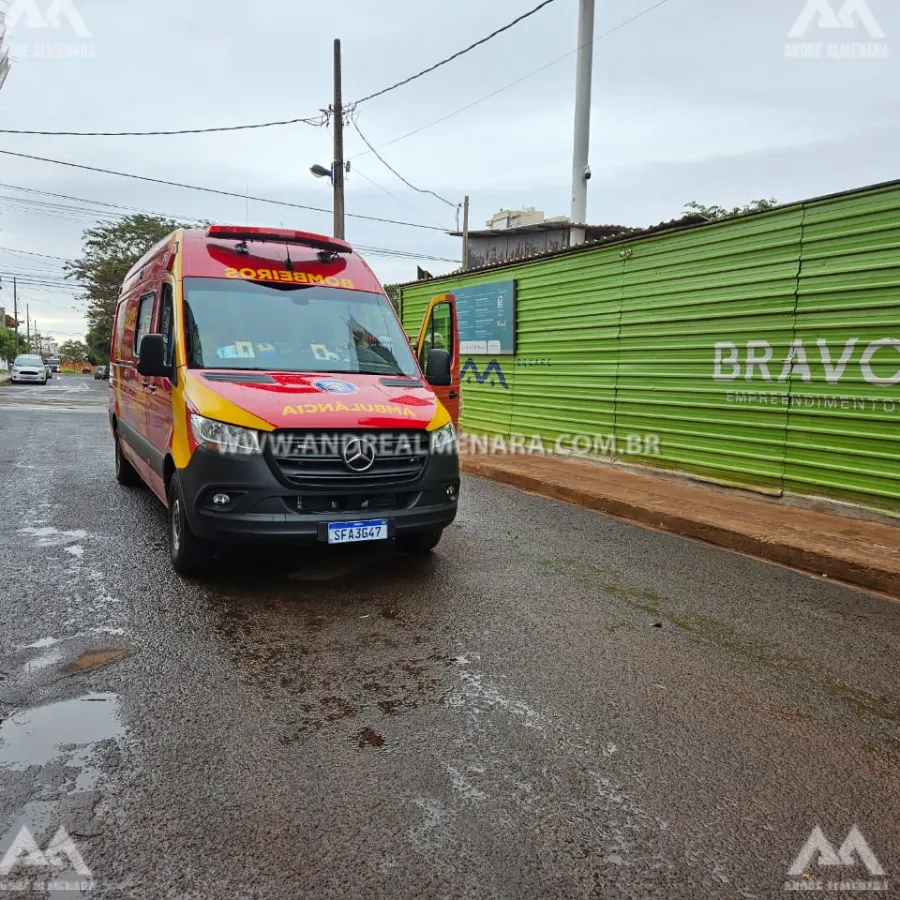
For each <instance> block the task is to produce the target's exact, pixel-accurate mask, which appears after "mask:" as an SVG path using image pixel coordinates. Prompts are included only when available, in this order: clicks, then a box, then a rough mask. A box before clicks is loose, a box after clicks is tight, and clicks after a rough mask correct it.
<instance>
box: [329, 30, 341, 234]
mask: <svg viewBox="0 0 900 900" xmlns="http://www.w3.org/2000/svg"><path fill="white" fill-rule="evenodd" d="M331 183H332V185H334V236H335V237H336V238H341V239H343V237H344V107H343V99H342V97H341V42H340V41H339V40H338V39H337V38H335V41H334V163H333V164H332V166H331Z"/></svg>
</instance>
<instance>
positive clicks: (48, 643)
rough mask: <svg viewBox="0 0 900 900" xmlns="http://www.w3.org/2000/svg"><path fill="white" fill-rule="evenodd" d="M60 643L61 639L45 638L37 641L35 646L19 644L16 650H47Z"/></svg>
mask: <svg viewBox="0 0 900 900" xmlns="http://www.w3.org/2000/svg"><path fill="white" fill-rule="evenodd" d="M58 643H59V638H55V637H45V638H41V639H40V640H38V641H35V642H34V643H33V644H18V645H17V646H16V650H45V649H46V648H47V647H52V646H53V645H54V644H58Z"/></svg>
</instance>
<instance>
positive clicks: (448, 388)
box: [416, 294, 460, 427]
mask: <svg viewBox="0 0 900 900" xmlns="http://www.w3.org/2000/svg"><path fill="white" fill-rule="evenodd" d="M432 349H438V350H446V351H447V352H448V353H449V354H450V373H451V384H449V385H434V386H433V390H434V392H435V394H437V396H438V399H439V400H440V401H441V403H443V404H444V406H445V407H446V409H447V412H448V413H450V416H451V418H452V419H453V424H454V425H455V426H457V427H459V408H460V396H459V325H458V321H457V317H456V298H455V297H454V296H453V294H441V295H440V296H438V297H434V298H433V299H432V301H431V302H430V303H429V304H428V309H427V310H426V311H425V320H424V321H423V322H422V330H421V331H420V332H419V341H418V344H417V345H416V355H417V356H418V357H419V365H420V366H421V367H422V371H423V372H426V371H427V370H428V354H429V353H430V352H431V350H432Z"/></svg>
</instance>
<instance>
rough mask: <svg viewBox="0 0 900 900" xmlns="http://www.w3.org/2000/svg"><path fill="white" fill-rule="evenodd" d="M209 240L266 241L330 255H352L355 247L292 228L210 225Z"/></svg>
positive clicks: (344, 242)
mask: <svg viewBox="0 0 900 900" xmlns="http://www.w3.org/2000/svg"><path fill="white" fill-rule="evenodd" d="M206 236H207V237H208V238H221V239H222V240H234V241H265V242H267V243H275V244H302V245H303V246H304V247H315V248H316V250H326V251H328V252H330V253H352V252H353V247H352V246H351V245H350V244H348V243H347V242H346V241H342V240H339V239H338V238H333V237H327V236H326V235H324V234H312V233H311V232H308V231H294V230H293V229H290V228H252V227H249V226H246V225H210V226H209V229H208V230H207V232H206Z"/></svg>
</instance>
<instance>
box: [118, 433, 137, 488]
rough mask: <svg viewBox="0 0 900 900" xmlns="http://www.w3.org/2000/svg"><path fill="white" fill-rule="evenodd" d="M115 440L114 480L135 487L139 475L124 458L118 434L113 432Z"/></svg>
mask: <svg viewBox="0 0 900 900" xmlns="http://www.w3.org/2000/svg"><path fill="white" fill-rule="evenodd" d="M113 437H114V439H115V442H116V481H118V482H119V484H122V485H124V486H125V487H137V486H138V485H139V484H140V483H141V476H140V475H138V473H137V469H135V467H134V466H133V465H132V464H131V463H130V462H128V460H127V459H125V456H124V454H123V453H122V444H121V440H120V438H119V435H118V434H116V433H115V432H113Z"/></svg>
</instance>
